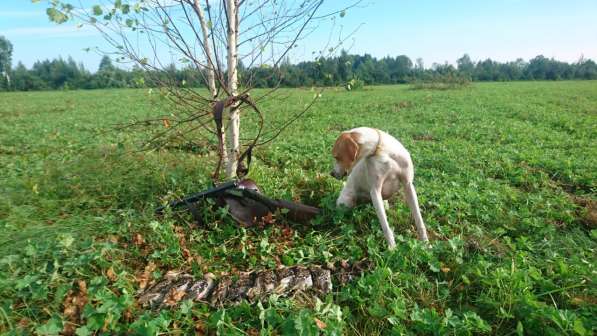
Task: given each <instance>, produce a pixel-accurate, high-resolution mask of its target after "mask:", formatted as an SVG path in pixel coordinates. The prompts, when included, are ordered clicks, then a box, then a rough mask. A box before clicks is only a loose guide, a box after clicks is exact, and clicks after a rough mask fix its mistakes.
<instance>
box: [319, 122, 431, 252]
mask: <svg viewBox="0 0 597 336" xmlns="http://www.w3.org/2000/svg"><path fill="white" fill-rule="evenodd" d="M332 155H333V156H334V159H335V164H334V169H333V170H332V172H331V175H332V176H333V177H334V178H336V179H339V180H340V179H342V178H343V177H344V176H347V175H348V178H347V180H346V183H345V185H344V188H342V191H341V192H340V196H339V197H338V200H337V201H336V204H337V205H338V206H341V205H344V206H346V207H349V208H352V207H354V206H355V205H356V204H358V203H361V202H368V201H370V202H372V203H373V207H374V208H375V212H376V213H377V218H379V222H380V224H381V228H382V230H383V233H384V236H385V238H386V241H387V242H388V245H389V247H390V249H393V248H394V247H395V246H396V242H395V240H394V233H393V232H392V229H391V228H390V226H389V224H388V219H387V216H386V212H385V207H384V200H387V199H389V198H390V197H392V196H393V195H394V194H395V193H396V192H398V191H399V188H400V186H403V187H404V195H405V198H406V202H407V204H408V206H409V208H410V210H411V213H412V216H413V218H414V220H415V225H416V227H417V233H418V236H419V239H421V240H423V241H428V240H429V239H428V238H427V229H426V228H425V223H424V222H423V218H422V217H421V210H420V209H419V201H418V199H417V193H416V192H415V187H414V185H413V179H414V175H415V170H414V166H413V162H412V160H411V158H410V154H409V152H408V151H407V150H406V148H404V146H403V145H402V144H401V143H400V142H399V141H398V140H396V138H394V137H393V136H391V135H390V134H388V133H385V132H382V131H380V130H378V129H375V128H369V127H359V128H354V129H351V130H348V131H344V132H342V133H341V134H340V136H339V137H338V139H337V140H336V142H335V143H334V147H333V149H332Z"/></svg>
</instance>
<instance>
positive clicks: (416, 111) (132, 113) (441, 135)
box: [0, 81, 597, 335]
mask: <svg viewBox="0 0 597 336" xmlns="http://www.w3.org/2000/svg"><path fill="white" fill-rule="evenodd" d="M313 94H314V92H312V91H310V90H300V89H295V90H282V91H280V92H279V96H278V97H275V98H274V99H272V100H270V101H268V102H265V103H264V104H263V105H262V106H263V109H264V111H265V113H266V118H267V120H268V121H270V122H272V123H274V124H275V123H279V122H280V121H282V120H284V118H285V117H286V116H288V115H289V114H290V113H293V112H296V111H297V110H300V109H301V108H302V107H303V106H304V104H305V103H307V102H309V100H310V99H311V98H312V97H313ZM161 106H162V105H161V104H160V103H159V97H158V96H157V95H156V94H155V92H154V93H151V94H150V93H148V91H147V90H107V91H103V90H98V91H72V92H68V91H66V92H36V93H2V94H0V117H1V121H2V122H1V123H0V332H8V333H9V334H10V333H12V334H21V333H24V334H27V333H39V334H56V333H58V332H60V331H62V330H63V329H64V330H66V331H73V330H75V329H76V332H77V333H78V334H79V335H85V334H92V333H94V332H97V333H100V334H102V333H103V334H126V333H138V334H153V333H156V332H163V333H171V334H189V333H193V332H207V333H215V332H219V333H220V334H226V335H228V334H251V335H252V334H256V333H257V332H258V331H261V332H262V333H263V334H303V335H311V334H317V333H318V332H319V333H324V334H335V335H337V334H355V335H378V334H379V335H382V334H383V335H387V334H390V333H395V334H442V335H443V334H458V335H461V334H500V335H512V334H519V335H522V334H531V335H545V334H554V335H562V334H569V335H591V334H594V333H595V331H596V330H597V317H596V316H597V299H596V298H597V287H596V285H595V278H596V269H595V265H597V260H596V259H597V258H596V255H597V254H596V248H597V203H596V202H597V195H596V192H597V183H596V181H597V82H594V81H582V82H572V81H566V82H517V83H483V84H474V85H472V86H470V87H467V88H465V89H460V90H446V91H430V90H412V89H410V88H409V87H408V86H386V87H366V88H365V89H364V90H361V91H353V92H347V91H344V90H342V89H328V90H327V91H325V92H324V93H323V96H322V98H321V100H320V101H319V102H318V103H317V104H316V105H315V106H314V107H313V109H312V110H310V112H309V114H308V115H307V117H305V118H303V119H301V120H299V121H298V122H297V123H296V124H294V125H293V126H292V127H291V128H289V129H288V130H287V131H286V132H285V133H283V134H282V136H281V137H279V138H278V139H277V140H276V141H275V142H273V143H271V144H270V145H268V146H267V147H264V148H260V149H259V150H258V152H257V157H258V158H257V159H255V160H254V164H253V166H252V171H251V174H250V177H251V178H252V179H254V180H255V181H256V182H257V183H258V184H259V185H260V186H261V187H262V190H263V191H264V192H265V193H266V194H267V195H270V196H275V197H280V198H286V199H295V200H301V201H302V202H304V203H307V204H312V205H317V206H320V207H322V208H324V214H323V215H322V216H321V217H320V218H317V219H316V220H315V221H314V222H313V223H312V224H311V225H297V224H292V223H286V222H284V221H283V220H278V223H277V224H274V225H271V226H268V227H266V228H265V229H257V228H256V229H241V228H238V227H237V226H236V225H235V224H234V222H233V221H232V220H231V219H230V218H229V217H227V216H225V214H224V213H223V212H212V211H205V213H204V217H205V219H207V223H208V224H207V226H206V227H203V228H191V227H190V226H189V225H188V223H189V222H190V219H189V218H187V217H184V216H183V217H182V218H180V217H177V216H174V215H173V216H167V217H165V218H157V217H155V216H154V215H153V208H154V207H155V206H156V205H157V204H158V203H160V202H163V201H164V200H169V199H172V198H173V197H174V196H176V195H179V196H180V195H184V194H188V193H191V192H195V191H199V190H202V189H204V188H205V187H207V186H208V184H209V181H210V178H209V173H210V172H211V169H212V167H213V166H212V165H213V162H214V158H215V156H214V155H207V154H206V153H205V151H202V150H201V149H198V150H196V151H194V152H193V151H185V150H176V149H170V150H161V151H151V152H138V151H136V149H137V148H138V147H137V145H138V143H139V141H140V140H142V139H146V138H147V134H145V133H144V132H143V131H131V130H126V131H114V130H112V126H113V125H114V124H115V123H118V122H126V121H129V120H131V119H132V118H133V117H140V118H143V117H147V116H151V115H156V114H159V113H161V112H163V111H162V110H161ZM249 119H250V117H249V118H247V119H245V121H244V124H243V125H244V127H245V128H247V129H249V127H247V125H248V124H250V121H249ZM356 126H371V127H378V128H380V129H383V130H385V131H388V132H389V133H391V134H393V135H394V136H396V137H397V138H398V139H399V140H400V141H401V142H402V143H403V144H404V145H405V146H406V147H407V148H408V149H409V150H410V152H411V154H412V157H413V160H414V162H415V167H416V175H415V184H416V187H417V192H418V194H419V201H420V203H421V208H422V213H423V218H424V219H425V221H426V224H427V226H428V229H429V231H430V236H431V237H432V246H431V248H426V247H425V246H424V245H423V244H421V243H420V242H419V241H417V240H416V239H415V238H416V235H415V230H414V226H413V223H412V221H411V219H410V216H409V210H408V208H407V206H406V205H405V204H404V203H403V202H401V201H400V199H399V198H398V199H397V200H395V201H393V202H391V206H390V210H389V212H388V216H389V221H390V224H391V226H392V227H393V228H394V231H395V233H396V235H397V245H398V246H397V248H396V249H395V250H394V251H388V250H387V248H386V243H385V240H384V238H383V235H382V233H381V229H380V226H379V223H378V222H377V218H376V216H375V212H374V210H373V208H372V207H371V206H370V205H363V206H360V207H359V208H357V209H355V210H354V211H350V212H348V211H340V210H337V209H335V207H334V201H335V198H336V197H337V195H338V193H339V191H340V188H341V186H342V183H341V182H340V181H336V180H334V179H333V178H332V177H330V176H328V172H329V171H330V169H331V165H332V158H331V155H330V150H331V147H332V144H333V142H334V140H335V138H336V137H337V135H338V133H339V132H340V131H341V130H344V129H348V128H352V127H356ZM250 132H251V130H250V129H249V130H248V131H247V134H248V133H250ZM212 140H213V139H212ZM181 237H182V238H181ZM181 243H182V244H185V246H186V248H188V251H186V252H185V251H183V250H184V248H185V246H181ZM188 252H190V254H191V258H189V256H188ZM183 254H184V255H185V256H183ZM363 257H368V258H370V259H371V260H373V261H374V264H375V267H374V269H373V270H372V271H371V272H369V273H366V274H365V275H364V276H363V277H362V278H360V279H359V280H358V281H355V282H353V283H351V284H350V285H348V286H346V287H343V288H341V289H337V290H335V292H334V293H333V294H330V295H328V296H326V297H323V298H321V301H318V300H315V299H313V298H310V297H302V296H301V297H295V298H283V297H271V298H270V299H269V300H267V301H263V302H261V303H260V304H257V305H249V304H241V305H239V306H235V307H227V308H225V309H224V308H222V309H219V310H216V309H213V308H210V307H208V306H207V305H204V304H195V305H191V304H189V303H188V302H185V303H183V304H182V305H181V306H180V307H178V308H176V309H172V310H162V311H161V312H150V311H145V310H143V309H142V308H141V307H139V306H138V305H137V304H136V300H135V294H136V292H137V289H138V286H139V284H138V280H139V275H140V274H141V273H142V272H143V270H144V268H145V267H146V265H148V264H149V263H150V262H153V263H155V265H157V268H156V270H155V271H154V272H153V273H152V274H151V276H152V277H153V278H156V279H157V278H159V277H160V276H161V275H163V274H164V273H165V272H166V271H168V270H171V269H184V270H187V271H189V272H192V273H194V274H196V275H201V274H202V273H205V272H212V273H215V274H220V273H222V272H227V271H231V270H255V269H264V268H271V267H275V266H276V265H279V264H284V265H293V264H304V265H311V264H324V263H326V262H331V261H337V260H340V259H350V260H354V259H360V258H363ZM189 260H190V261H189ZM79 281H84V282H85V283H86V286H87V289H88V292H87V293H86V298H85V300H86V304H84V305H81V307H80V310H79V311H77V313H76V314H74V316H73V314H72V312H71V311H69V309H65V308H72V307H65V306H72V304H69V303H68V302H69V300H67V298H69V297H72V295H69V290H72V289H73V288H77V286H78V285H77V283H78V282H79ZM84 303H85V302H84ZM71 310H72V309H71ZM315 319H318V320H320V321H323V322H324V324H325V328H323V329H320V328H318V326H317V325H316V323H315ZM68 321H71V322H74V323H75V325H69V323H67V322H68ZM320 327H321V325H320Z"/></svg>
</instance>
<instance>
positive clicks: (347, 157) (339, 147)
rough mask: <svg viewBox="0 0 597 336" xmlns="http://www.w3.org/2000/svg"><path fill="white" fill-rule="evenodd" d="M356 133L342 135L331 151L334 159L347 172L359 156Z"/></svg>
mask: <svg viewBox="0 0 597 336" xmlns="http://www.w3.org/2000/svg"><path fill="white" fill-rule="evenodd" d="M357 136H358V134H356V133H342V134H341V135H340V136H339V137H338V139H337V140H336V143H335V144H334V148H333V149H332V154H333V155H334V158H335V159H336V160H338V161H339V162H340V163H341V164H342V166H343V167H344V169H346V170H349V169H350V168H351V167H352V165H353V164H354V162H355V160H356V159H357V156H358V154H359V144H358V143H357V139H358V138H357Z"/></svg>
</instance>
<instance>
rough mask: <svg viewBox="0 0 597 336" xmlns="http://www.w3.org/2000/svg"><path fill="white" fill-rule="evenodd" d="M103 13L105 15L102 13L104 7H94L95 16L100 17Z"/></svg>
mask: <svg viewBox="0 0 597 336" xmlns="http://www.w3.org/2000/svg"><path fill="white" fill-rule="evenodd" d="M103 13H104V11H102V7H100V5H95V6H93V15H95V16H100V15H102V14H103Z"/></svg>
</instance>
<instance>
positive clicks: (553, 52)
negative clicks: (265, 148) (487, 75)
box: [0, 0, 597, 71]
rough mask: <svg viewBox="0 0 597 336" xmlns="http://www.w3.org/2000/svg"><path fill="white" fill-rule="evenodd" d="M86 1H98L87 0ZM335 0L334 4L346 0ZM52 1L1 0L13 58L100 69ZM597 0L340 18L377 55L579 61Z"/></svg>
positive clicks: (316, 44) (400, 8)
mask: <svg viewBox="0 0 597 336" xmlns="http://www.w3.org/2000/svg"><path fill="white" fill-rule="evenodd" d="M80 1H81V2H82V3H83V4H85V5H87V4H89V5H92V4H94V3H97V1H93V0H80ZM74 2H75V3H76V1H74ZM344 3H345V1H341V0H331V1H329V3H328V4H327V5H326V7H328V9H329V8H333V7H341V6H342V5H343V4H344ZM46 7H47V4H46V3H44V1H41V2H39V3H35V4H34V3H31V1H30V0H0V35H4V36H5V37H7V38H8V39H9V40H10V41H11V42H12V43H13V45H14V53H13V64H15V65H16V63H17V62H18V61H22V62H23V63H24V64H25V65H26V66H31V65H32V64H33V63H34V62H35V61H36V60H40V59H46V58H55V57H58V56H62V57H65V58H66V57H67V56H72V57H73V58H74V59H75V60H76V61H80V62H82V63H83V64H84V65H85V66H86V67H87V68H88V69H90V70H92V71H94V70H95V69H96V68H97V65H98V63H99V59H100V56H99V55H97V54H95V53H93V52H85V51H84V50H83V49H84V48H87V47H91V48H93V47H100V48H101V47H104V48H105V47H106V43H105V42H104V41H103V40H102V38H101V36H99V34H97V33H96V32H95V31H94V30H93V28H89V27H84V28H82V29H77V28H76V27H75V25H74V24H73V23H66V24H62V25H56V24H53V23H50V22H49V21H48V19H47V17H46V15H45V9H46ZM596 18H597V0H566V1H564V0H500V1H497V0H443V1H439V0H436V1H431V0H417V1H415V0H364V3H363V6H361V7H360V8H357V9H352V10H350V11H348V12H347V14H346V16H345V17H344V18H342V19H341V20H339V23H341V24H342V25H344V30H345V31H348V30H351V29H354V28H356V27H357V26H359V25H361V24H362V25H361V26H360V29H359V30H358V31H357V32H356V34H355V35H354V36H353V37H354V43H350V44H351V45H352V47H351V49H350V52H353V53H361V54H362V53H370V54H372V55H373V56H375V57H383V56H388V55H390V56H396V55H401V54H405V55H407V56H409V57H410V58H411V59H413V61H414V60H415V59H416V58H418V57H422V58H423V60H424V62H425V65H426V66H430V65H431V64H432V63H434V62H437V63H443V62H445V61H448V62H451V63H454V61H455V60H456V59H457V58H458V57H460V56H462V55H463V54H464V53H468V54H469V55H470V56H471V58H473V60H480V59H485V58H492V59H495V60H499V61H507V60H514V59H516V58H518V57H522V58H524V59H525V60H528V59H530V58H532V57H534V56H536V55H539V54H542V55H544V56H546V57H553V58H556V59H559V60H563V61H568V62H574V61H576V60H578V59H579V58H580V56H581V55H584V57H585V58H591V59H594V60H597V19H596ZM328 35H329V34H328V32H327V27H325V26H324V27H322V28H321V29H320V30H318V31H316V32H315V33H313V34H312V35H311V36H310V37H309V38H308V39H306V40H304V41H302V42H301V43H300V44H299V47H298V48H296V49H295V50H296V51H295V52H294V54H293V55H291V56H292V59H291V60H292V61H297V60H303V59H308V58H310V57H311V52H312V51H313V50H318V48H321V47H322V46H323V45H324V44H325V41H327V39H328Z"/></svg>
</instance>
